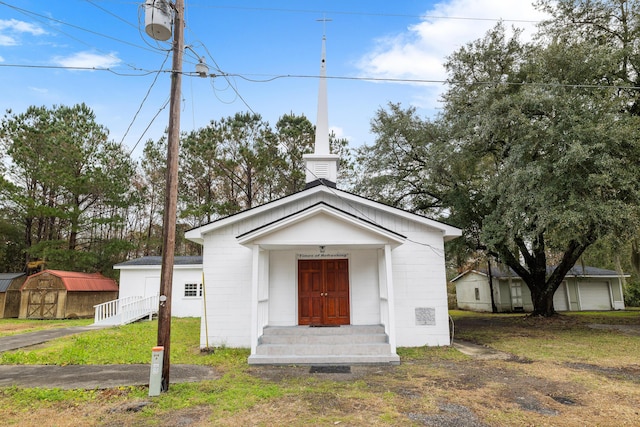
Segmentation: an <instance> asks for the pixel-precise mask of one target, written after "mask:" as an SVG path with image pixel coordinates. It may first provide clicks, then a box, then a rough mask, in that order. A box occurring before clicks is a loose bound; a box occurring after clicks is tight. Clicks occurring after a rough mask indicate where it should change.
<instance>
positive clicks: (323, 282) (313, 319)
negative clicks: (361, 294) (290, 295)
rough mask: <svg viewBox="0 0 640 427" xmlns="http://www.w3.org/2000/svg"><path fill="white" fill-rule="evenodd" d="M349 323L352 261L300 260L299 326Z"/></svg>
mask: <svg viewBox="0 0 640 427" xmlns="http://www.w3.org/2000/svg"><path fill="white" fill-rule="evenodd" d="M349 323H350V317H349V261H348V260H346V259H328V260H298V324H300V325H317V326H323V325H348V324H349Z"/></svg>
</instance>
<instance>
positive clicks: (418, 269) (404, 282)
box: [392, 223, 450, 347]
mask: <svg viewBox="0 0 640 427" xmlns="http://www.w3.org/2000/svg"><path fill="white" fill-rule="evenodd" d="M396 230H397V231H398V232H400V233H402V234H405V235H406V236H407V237H409V239H411V240H412V241H413V242H419V243H420V244H418V243H413V242H409V241H407V243H405V244H404V245H402V246H400V247H398V248H396V249H394V250H393V252H392V254H393V260H392V262H393V287H394V289H395V313H396V334H397V335H396V337H397V341H396V343H397V345H398V346H399V347H417V346H423V345H430V346H435V345H449V344H450V340H449V312H448V305H447V286H446V283H447V279H446V273H445V264H444V242H443V239H442V236H441V235H440V234H439V233H434V232H433V231H429V230H425V229H423V230H419V229H415V228H413V227H412V226H411V224H408V223H404V224H403V227H401V228H400V229H396ZM416 309H418V310H419V311H425V310H427V311H429V312H430V311H431V310H435V322H434V324H427V325H425V324H420V323H421V322H420V319H418V316H417V314H416Z"/></svg>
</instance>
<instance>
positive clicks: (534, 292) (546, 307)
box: [529, 284, 557, 317]
mask: <svg viewBox="0 0 640 427" xmlns="http://www.w3.org/2000/svg"><path fill="white" fill-rule="evenodd" d="M542 287H543V288H546V289H544V290H539V289H537V287H536V285H529V289H530V290H531V301H532V302H533V312H532V313H531V315H532V316H542V317H551V316H553V315H554V314H556V310H555V308H554V307H553V294H555V291H556V289H557V286H551V289H550V288H549V285H547V284H542Z"/></svg>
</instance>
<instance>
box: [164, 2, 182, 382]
mask: <svg viewBox="0 0 640 427" xmlns="http://www.w3.org/2000/svg"><path fill="white" fill-rule="evenodd" d="M172 7H173V8H174V14H173V65H172V68H171V97H170V106H169V135H168V138H169V140H168V147H167V172H166V190H165V203H164V218H163V227H162V269H161V271H160V307H159V310H158V346H162V347H164V355H163V361H162V385H161V388H162V391H168V390H169V371H170V347H171V288H172V282H173V262H174V258H175V246H176V215H177V205H178V156H179V152H180V98H181V95H180V89H181V85H182V54H183V51H184V0H175V2H174V4H173V6H172Z"/></svg>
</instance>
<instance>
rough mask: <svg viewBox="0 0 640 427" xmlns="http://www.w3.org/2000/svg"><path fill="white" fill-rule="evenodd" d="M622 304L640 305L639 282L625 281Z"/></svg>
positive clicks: (628, 305) (629, 305)
mask: <svg viewBox="0 0 640 427" xmlns="http://www.w3.org/2000/svg"><path fill="white" fill-rule="evenodd" d="M624 305H625V306H626V307H640V282H627V286H626V287H625V290H624Z"/></svg>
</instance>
